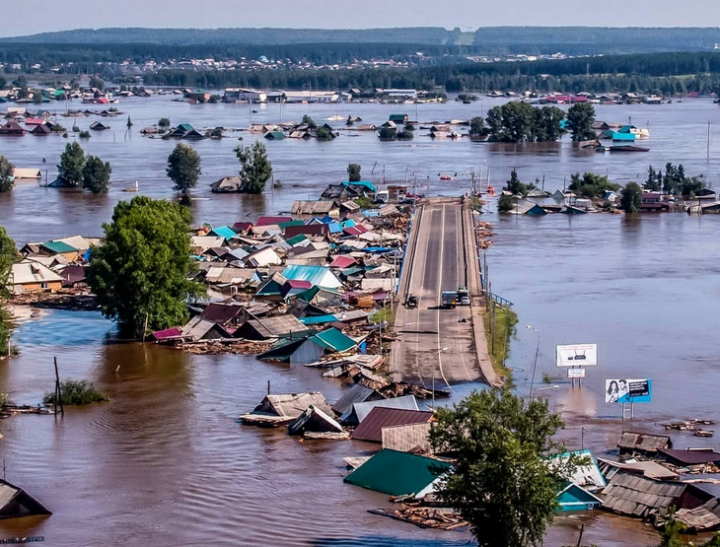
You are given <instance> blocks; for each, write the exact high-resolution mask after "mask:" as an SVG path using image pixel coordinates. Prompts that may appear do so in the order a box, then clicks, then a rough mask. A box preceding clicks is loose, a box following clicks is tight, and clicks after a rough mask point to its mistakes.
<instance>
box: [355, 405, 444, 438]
mask: <svg viewBox="0 0 720 547" xmlns="http://www.w3.org/2000/svg"><path fill="white" fill-rule="evenodd" d="M432 418H433V413H432V412H429V411H423V410H407V409H404V408H386V407H382V406H377V407H375V408H373V409H372V410H371V411H370V413H369V414H368V415H367V417H366V418H365V419H364V420H363V421H362V423H361V424H360V425H359V426H358V428H357V429H356V430H355V431H354V432H353V435H352V438H353V439H356V440H359V441H369V442H375V443H379V442H382V430H383V428H384V427H392V426H402V425H410V424H422V423H428V422H430V421H431V420H432Z"/></svg>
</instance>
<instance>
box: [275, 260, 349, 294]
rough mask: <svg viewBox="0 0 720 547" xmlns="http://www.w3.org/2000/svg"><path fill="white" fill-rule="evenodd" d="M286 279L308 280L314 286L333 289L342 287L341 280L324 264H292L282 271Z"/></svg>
mask: <svg viewBox="0 0 720 547" xmlns="http://www.w3.org/2000/svg"><path fill="white" fill-rule="evenodd" d="M282 275H283V277H285V278H286V279H296V280H303V281H309V282H310V283H312V284H313V285H314V286H317V287H325V288H329V289H335V288H339V287H342V282H341V281H340V280H339V279H338V278H337V276H336V275H335V274H334V273H333V272H332V270H330V268H327V267H325V266H302V265H297V264H292V265H290V266H287V267H286V268H285V269H284V270H283V272H282Z"/></svg>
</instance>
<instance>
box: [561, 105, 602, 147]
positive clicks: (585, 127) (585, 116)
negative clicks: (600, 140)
mask: <svg viewBox="0 0 720 547" xmlns="http://www.w3.org/2000/svg"><path fill="white" fill-rule="evenodd" d="M567 120H568V123H567V128H568V130H569V131H570V133H571V134H572V140H573V141H575V142H582V141H589V140H592V139H594V138H596V137H597V135H596V133H595V129H593V124H594V123H595V107H594V106H593V105H592V104H590V103H575V104H574V105H572V106H571V107H570V108H569V109H568V113H567Z"/></svg>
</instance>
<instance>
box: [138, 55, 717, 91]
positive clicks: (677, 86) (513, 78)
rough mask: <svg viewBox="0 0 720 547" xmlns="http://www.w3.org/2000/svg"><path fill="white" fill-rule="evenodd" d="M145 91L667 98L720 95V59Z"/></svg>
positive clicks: (251, 77)
mask: <svg viewBox="0 0 720 547" xmlns="http://www.w3.org/2000/svg"><path fill="white" fill-rule="evenodd" d="M144 82H145V84H146V85H173V86H182V87H187V86H190V87H200V88H208V89H221V88H223V87H226V86H240V87H255V88H260V89H317V90H338V89H339V90H342V89H350V88H354V87H357V88H360V89H372V88H414V89H425V90H430V89H434V88H435V87H443V88H444V89H445V90H447V91H449V92H455V91H477V92H490V91H511V90H512V91H527V90H530V91H536V92H538V93H548V92H552V91H560V92H568V93H579V92H581V91H589V92H594V93H609V92H636V93H657V94H663V95H672V94H681V93H687V92H691V91H697V92H700V93H711V92H714V91H715V90H716V89H717V88H718V87H719V84H720V54H715V53H662V54H650V55H623V56H615V57H610V56H608V57H596V58H589V59H570V60H563V61H537V62H526V63H492V64H478V63H466V64H457V65H450V66H441V67H429V68H416V69H406V70H405V69H403V70H396V69H366V70H350V69H343V70H332V71H329V70H287V71H285V70H257V71H228V72H218V71H205V72H190V71H171V70H168V71H159V72H156V73H151V74H146V75H145V76H144Z"/></svg>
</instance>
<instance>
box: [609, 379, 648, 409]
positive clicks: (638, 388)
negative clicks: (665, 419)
mask: <svg viewBox="0 0 720 547" xmlns="http://www.w3.org/2000/svg"><path fill="white" fill-rule="evenodd" d="M651 399H652V382H651V381H650V380H648V379H647V378H643V379H627V378H621V379H613V380H605V402H606V403H649V402H650V400H651Z"/></svg>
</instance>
